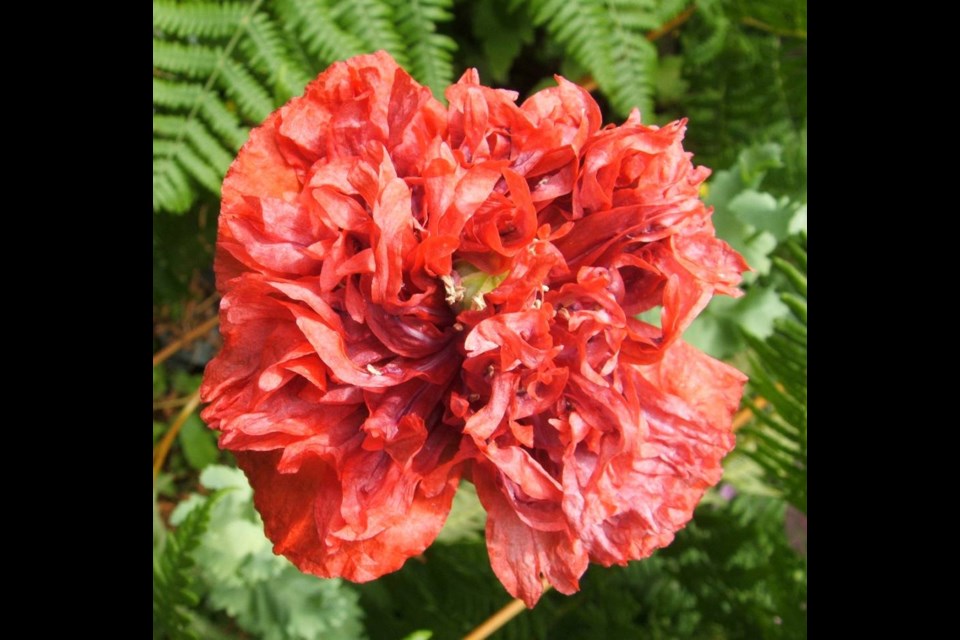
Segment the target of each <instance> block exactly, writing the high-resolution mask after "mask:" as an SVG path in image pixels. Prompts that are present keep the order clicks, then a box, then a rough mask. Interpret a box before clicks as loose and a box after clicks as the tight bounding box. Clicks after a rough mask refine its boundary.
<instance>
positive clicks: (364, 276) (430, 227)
mask: <svg viewBox="0 0 960 640" xmlns="http://www.w3.org/2000/svg"><path fill="white" fill-rule="evenodd" d="M557 81H558V83H559V86H557V87H554V88H550V89H545V90H543V91H541V92H539V93H537V94H536V95H534V96H533V97H531V98H530V99H528V100H526V101H525V102H524V103H523V104H522V105H519V106H518V105H517V104H516V98H517V94H516V93H514V92H512V91H504V90H499V89H491V88H488V87H484V86H481V85H480V84H479V80H478V76H477V73H476V71H474V70H471V71H468V72H467V73H465V74H464V76H463V78H461V79H460V81H459V82H458V83H457V84H455V85H453V86H451V87H450V88H449V89H448V90H447V93H446V97H447V100H448V102H449V107H444V106H443V105H442V104H441V103H439V102H438V101H437V100H435V99H434V98H433V96H432V95H431V93H430V91H429V90H428V89H426V88H424V87H421V86H420V85H418V84H417V83H416V82H415V81H414V80H413V79H412V78H411V77H410V76H409V75H407V74H406V73H405V72H404V71H403V70H402V69H400V68H399V67H398V66H397V64H396V63H395V62H394V61H393V59H392V58H390V57H389V56H388V55H387V54H386V53H383V52H380V53H377V54H374V55H366V56H359V57H356V58H353V59H351V60H348V61H346V62H341V63H337V64H335V65H333V66H331V67H330V68H329V69H328V70H327V71H325V72H324V73H323V74H321V75H320V77H319V78H317V80H316V81H314V82H313V83H312V84H310V85H309V86H308V87H307V89H306V92H305V94H304V95H303V97H300V98H296V99H294V100H291V101H290V102H289V103H288V104H287V105H286V106H284V107H282V108H281V109H280V110H278V111H277V112H275V113H274V114H272V115H271V116H270V117H269V118H267V120H266V122H264V123H263V125H262V126H260V127H258V128H257V129H254V130H253V131H252V132H251V136H250V140H249V142H247V144H246V145H245V146H244V147H243V149H242V150H241V151H240V154H239V155H238V157H237V159H236V160H235V161H234V163H233V166H232V167H231V168H230V171H229V173H228V174H227V177H226V180H225V181H224V184H223V204H222V209H221V215H220V226H219V238H218V241H217V256H216V265H215V267H216V275H217V286H218V288H219V290H220V291H221V292H222V294H223V300H222V302H221V312H220V314H221V315H220V317H221V332H222V334H223V337H224V347H223V350H222V351H221V353H220V354H219V355H218V356H217V357H216V358H215V359H214V360H213V361H212V362H211V363H210V364H209V366H208V367H207V371H206V375H205V379H204V383H203V387H202V394H203V399H204V400H205V401H207V402H209V403H210V405H209V406H208V407H207V408H206V409H205V410H204V412H203V417H204V419H205V420H206V421H207V423H208V424H209V425H210V426H211V427H212V428H214V429H217V430H219V431H220V432H221V437H220V445H221V446H222V447H224V448H227V449H230V450H232V451H233V452H234V453H235V454H236V457H237V460H238V463H239V465H240V466H241V468H243V470H244V471H245V472H246V474H247V476H248V477H249V479H250V482H251V484H252V486H253V488H254V499H255V503H256V506H257V508H258V509H259V511H260V513H261V515H262V516H263V520H264V523H265V527H266V532H267V535H268V536H269V537H270V539H271V540H272V541H273V542H274V545H275V546H274V549H275V551H276V552H277V553H281V554H283V555H285V556H286V557H288V558H289V559H290V560H292V561H293V562H294V563H295V564H296V565H297V566H298V567H300V568H301V569H302V570H304V571H307V572H310V573H313V574H316V575H319V576H326V577H329V576H341V577H344V578H347V579H349V580H354V581H366V580H372V579H374V578H377V577H378V576H381V575H383V574H385V573H387V572H390V571H394V570H396V569H398V568H400V566H401V565H402V564H403V563H404V561H405V560H406V559H407V558H409V557H411V556H413V555H416V554H419V553H421V552H422V551H423V550H424V549H426V547H427V546H428V545H429V544H430V543H431V542H432V541H433V540H434V538H435V537H436V535H437V533H438V532H439V531H440V528H441V527H442V526H443V523H444V520H445V519H446V516H447V514H448V512H449V509H450V504H451V501H452V499H453V495H454V492H455V491H456V488H457V485H458V483H459V482H460V480H461V478H466V479H468V480H470V481H472V482H473V483H474V484H475V485H476V487H477V492H478V495H479V496H480V500H481V502H482V503H483V506H484V508H485V509H486V510H487V512H488V519H487V530H486V536H487V546H488V549H489V553H490V560H491V563H492V566H493V569H494V571H495V572H496V574H497V576H498V577H499V578H500V580H501V581H502V582H503V584H504V585H505V586H506V588H507V590H508V591H509V592H510V593H511V594H513V595H515V596H518V597H520V598H523V599H524V601H525V602H526V603H527V604H528V605H529V606H533V604H534V603H535V602H536V601H537V599H538V598H539V597H540V594H541V592H542V585H541V576H542V577H545V578H546V579H547V580H548V581H549V582H550V583H551V584H553V585H554V586H555V587H556V588H557V590H559V591H561V592H563V593H572V592H574V591H576V590H577V589H578V580H579V578H580V576H581V575H582V574H583V572H584V571H585V570H586V567H587V565H588V563H589V562H591V561H593V562H598V563H600V564H603V565H612V564H624V563H626V562H627V561H629V560H635V559H639V558H643V557H645V556H648V555H649V554H650V553H651V552H653V550H654V549H656V548H658V547H662V546H664V545H666V544H668V543H669V542H670V541H671V540H672V539H673V536H674V533H675V532H676V531H677V530H678V529H680V528H681V527H683V526H684V524H685V523H686V522H687V521H688V520H689V518H690V517H691V514H692V512H693V509H694V506H695V505H696V503H697V501H698V500H699V499H700V497H701V496H702V494H703V492H704V491H705V490H706V489H707V488H708V487H710V486H711V485H713V484H715V483H716V482H717V481H718V480H719V479H720V474H721V466H720V461H721V458H722V457H723V456H724V455H725V454H726V453H727V452H728V451H729V450H730V448H731V447H732V446H733V435H732V433H731V429H730V426H731V415H732V413H733V412H734V411H735V410H736V407H737V405H738V403H739V400H740V394H741V391H742V385H743V382H744V380H745V378H744V377H743V375H742V374H740V373H739V372H738V371H736V370H734V369H732V368H730V367H728V366H727V365H725V364H723V363H721V362H718V361H716V360H714V359H712V358H710V357H708V356H706V355H704V354H703V353H700V352H699V351H697V350H696V349H694V348H692V347H690V346H689V345H687V344H685V343H684V342H683V341H682V340H681V335H682V333H683V331H684V329H685V328H686V327H687V326H688V325H689V324H690V322H691V321H692V320H693V319H694V318H695V317H696V315H697V314H698V313H699V312H700V311H701V310H702V309H703V308H704V306H705V305H706V304H707V302H708V301H709V300H710V298H711V296H712V295H713V294H714V293H724V294H728V295H738V291H737V289H736V286H737V284H738V283H739V280H740V274H741V272H742V271H744V270H745V269H746V264H745V263H744V262H743V260H742V258H741V257H740V256H739V255H738V254H737V253H735V252H734V251H733V250H732V249H731V248H730V247H729V246H728V245H727V244H726V243H724V242H722V241H720V240H718V239H716V238H715V237H714V230H713V226H712V224H711V221H710V214H711V211H710V210H709V209H707V208H706V207H705V206H704V205H703V203H702V202H701V201H700V200H699V199H698V188H699V185H700V184H701V183H702V182H703V180H704V179H705V178H706V177H707V175H708V173H709V171H708V170H706V169H704V168H702V167H701V168H694V166H693V165H692V164H691V162H690V154H689V153H685V152H684V151H683V148H682V146H681V139H682V137H683V132H684V123H683V122H675V123H673V124H670V125H668V126H665V127H662V128H657V127H653V126H645V125H642V124H641V123H640V117H639V114H638V113H636V112H634V113H633V114H631V116H630V118H629V119H628V120H627V121H626V122H625V123H624V124H623V125H621V126H619V127H617V126H608V127H605V128H601V117H600V110H599V108H598V107H597V105H596V103H595V102H594V101H593V99H592V98H591V97H590V95H589V94H588V93H587V92H586V91H584V90H583V89H581V88H580V87H578V86H576V85H574V84H572V83H570V82H567V81H566V80H564V79H563V78H559V77H558V78H557ZM656 307H660V308H661V327H656V326H653V325H650V324H647V323H645V322H642V321H640V320H638V319H636V315H637V314H638V313H640V312H643V311H646V310H649V309H653V308H656Z"/></svg>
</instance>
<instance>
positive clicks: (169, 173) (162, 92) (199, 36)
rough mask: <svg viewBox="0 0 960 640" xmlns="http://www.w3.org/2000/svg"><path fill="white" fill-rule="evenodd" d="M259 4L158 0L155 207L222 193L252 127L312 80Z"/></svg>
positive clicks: (185, 205) (177, 207)
mask: <svg viewBox="0 0 960 640" xmlns="http://www.w3.org/2000/svg"><path fill="white" fill-rule="evenodd" d="M263 4H264V3H263V0H254V1H253V2H249V3H242V2H227V3H224V4H216V3H211V2H196V3H173V2H169V1H167V0H157V1H156V2H154V41H153V64H154V79H153V104H154V115H155V120H154V189H155V193H154V210H155V211H169V212H172V213H183V212H185V211H186V210H187V209H189V208H190V206H191V205H192V204H193V203H194V202H195V201H196V199H197V198H198V197H199V196H200V195H201V194H202V193H210V194H215V195H219V192H220V183H221V182H222V180H223V175H224V173H225V172H226V170H227V168H228V167H229V165H230V161H231V160H232V158H233V157H234V155H235V154H236V152H237V150H238V149H239V148H240V147H241V146H242V145H243V143H244V142H245V141H246V139H247V136H248V135H249V128H250V126H253V125H257V124H259V123H260V122H262V121H263V119H264V118H266V117H267V115H269V114H270V112H271V111H273V110H274V109H275V108H276V107H277V106H279V104H281V103H282V102H283V101H285V100H287V99H288V98H289V97H291V96H292V95H295V94H298V93H300V92H302V91H303V87H304V86H305V85H306V83H307V82H308V81H309V79H310V78H311V77H312V72H313V69H311V65H310V64H308V63H307V62H306V61H304V60H303V59H302V57H301V56H300V54H299V45H297V44H296V43H293V44H291V45H288V43H287V41H286V39H285V36H284V35H281V34H284V33H285V29H284V26H283V25H278V24H277V18H275V17H274V15H273V14H272V13H270V12H268V11H267V10H266V9H263V8H261V6H262V5H263Z"/></svg>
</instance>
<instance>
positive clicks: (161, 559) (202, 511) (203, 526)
mask: <svg viewBox="0 0 960 640" xmlns="http://www.w3.org/2000/svg"><path fill="white" fill-rule="evenodd" d="M222 495H223V493H222V492H217V493H214V494H212V495H211V496H210V497H209V498H207V499H206V500H204V501H203V503H202V504H200V505H199V506H197V507H196V508H194V509H193V510H192V511H191V512H190V513H189V514H188V515H187V517H186V519H185V520H184V521H183V522H181V523H180V526H179V527H177V530H176V531H174V532H173V534H171V535H168V536H167V537H166V540H165V542H164V545H163V548H162V549H161V550H160V552H159V554H157V555H155V556H154V558H153V630H154V638H174V639H175V640H179V639H180V638H196V635H195V634H194V633H192V632H191V630H190V629H189V622H190V619H189V618H188V617H187V616H186V614H185V613H184V612H183V608H185V607H194V606H196V605H197V603H198V602H199V600H200V599H199V597H198V596H197V594H196V593H195V592H194V590H193V578H192V576H191V575H190V570H191V569H192V568H193V566H194V565H195V564H196V563H195V561H194V559H193V552H194V551H195V550H196V549H197V547H198V546H200V542H201V539H202V536H203V533H204V532H205V531H206V530H207V526H208V525H209V524H210V512H211V509H212V508H213V505H214V504H216V502H217V501H218V500H219V499H220V497H221V496H222Z"/></svg>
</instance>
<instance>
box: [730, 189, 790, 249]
mask: <svg viewBox="0 0 960 640" xmlns="http://www.w3.org/2000/svg"><path fill="white" fill-rule="evenodd" d="M727 207H728V208H729V209H730V211H731V212H732V213H733V214H734V215H735V216H737V218H739V219H740V220H741V221H743V222H745V223H746V224H748V225H750V226H752V227H754V228H755V229H757V230H760V231H767V232H769V233H770V234H772V235H773V237H774V238H776V239H777V240H778V241H780V240H783V239H784V238H786V237H787V234H788V227H789V226H790V221H791V220H792V219H793V216H794V214H795V213H796V210H797V207H795V206H791V203H790V201H789V200H788V199H787V198H781V199H779V200H777V199H776V198H774V197H773V196H772V195H770V194H769V193H762V192H760V191H755V190H753V189H747V190H745V191H741V192H740V193H738V194H737V195H736V196H734V198H733V199H732V200H731V201H730V202H729V203H728V204H727Z"/></svg>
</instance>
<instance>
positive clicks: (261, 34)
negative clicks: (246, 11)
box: [240, 13, 313, 104]
mask: <svg viewBox="0 0 960 640" xmlns="http://www.w3.org/2000/svg"><path fill="white" fill-rule="evenodd" d="M245 29H246V33H247V36H248V37H247V38H244V39H243V40H241V41H240V48H241V49H242V50H243V51H244V53H245V55H246V56H247V61H248V64H249V66H250V68H252V69H255V70H256V71H257V72H259V73H261V74H263V75H265V76H267V77H268V78H269V79H270V83H271V84H272V85H273V86H274V88H275V96H274V98H275V101H276V102H277V103H278V104H281V103H283V102H286V101H287V100H289V99H290V98H292V97H293V96H296V95H300V94H301V93H303V88H304V87H305V86H307V83H308V82H310V80H312V79H313V75H312V74H310V73H308V69H309V65H308V64H307V63H306V62H305V61H298V60H295V59H294V56H293V55H292V52H291V51H290V50H289V48H288V46H287V45H286V44H285V43H284V37H283V36H282V35H281V34H282V29H281V28H280V27H278V26H277V25H276V24H275V22H274V20H273V18H271V17H270V16H268V15H267V14H265V13H257V14H255V15H254V16H253V17H251V18H250V20H249V21H248V22H247V23H246V24H245Z"/></svg>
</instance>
